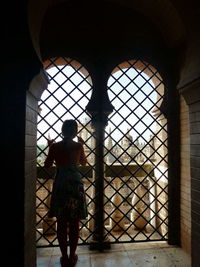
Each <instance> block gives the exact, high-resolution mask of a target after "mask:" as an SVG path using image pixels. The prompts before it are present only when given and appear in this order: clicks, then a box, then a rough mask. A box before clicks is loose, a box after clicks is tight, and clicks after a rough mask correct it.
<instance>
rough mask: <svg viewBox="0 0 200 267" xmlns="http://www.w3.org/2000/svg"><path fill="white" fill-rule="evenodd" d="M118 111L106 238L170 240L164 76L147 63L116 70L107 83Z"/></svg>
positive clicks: (110, 141)
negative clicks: (161, 107)
mask: <svg viewBox="0 0 200 267" xmlns="http://www.w3.org/2000/svg"><path fill="white" fill-rule="evenodd" d="M108 95H109V98H110V101H111V103H112V105H113V106H114V112H113V113H112V114H111V115H110V116H109V120H108V126H107V128H106V135H105V136H106V137H105V156H104V163H105V165H106V168H105V186H104V198H105V206H104V210H105V236H106V237H108V238H109V239H110V241H111V242H115V243H116V242H117V243H118V242H133V241H151V240H166V239H167V231H168V230H167V229H168V205H167V204H168V197H167V188H168V182H167V180H168V179H167V178H168V177H167V175H168V157H167V120H166V118H165V117H164V116H163V115H162V113H161V112H160V106H161V104H162V102H163V97H164V87H163V83H162V80H161V77H160V75H159V74H158V73H157V71H156V70H155V69H154V68H153V67H152V66H150V65H148V64H147V63H145V62H142V61H127V62H124V63H122V64H120V65H119V66H117V67H116V68H115V70H114V71H113V73H112V74H111V76H110V78H109V81H108Z"/></svg>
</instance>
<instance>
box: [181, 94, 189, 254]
mask: <svg viewBox="0 0 200 267" xmlns="http://www.w3.org/2000/svg"><path fill="white" fill-rule="evenodd" d="M180 107H181V114H180V123H181V125H180V126H181V246H182V248H183V249H184V250H185V251H187V252H188V253H190V252H191V184H190V183H191V175H190V136H189V131H190V130H189V109H188V106H187V104H186V103H185V100H184V99H183V97H181V98H180Z"/></svg>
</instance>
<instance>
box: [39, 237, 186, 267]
mask: <svg viewBox="0 0 200 267" xmlns="http://www.w3.org/2000/svg"><path fill="white" fill-rule="evenodd" d="M77 254H78V256H79V259H78V263H77V265H76V266H77V267H190V266H191V264H190V258H189V257H188V256H187V255H186V254H185V253H184V251H183V250H181V249H180V248H178V247H172V246H168V245H167V244H166V243H162V242H160V243H158V242H157V243H151V244H149V243H148V244H144V243H137V244H119V245H112V249H111V250H108V251H105V252H102V253H100V252H97V251H90V250H89V249H88V247H87V246H80V247H78V249H77ZM59 259H60V250H59V248H39V249H37V267H60V263H59Z"/></svg>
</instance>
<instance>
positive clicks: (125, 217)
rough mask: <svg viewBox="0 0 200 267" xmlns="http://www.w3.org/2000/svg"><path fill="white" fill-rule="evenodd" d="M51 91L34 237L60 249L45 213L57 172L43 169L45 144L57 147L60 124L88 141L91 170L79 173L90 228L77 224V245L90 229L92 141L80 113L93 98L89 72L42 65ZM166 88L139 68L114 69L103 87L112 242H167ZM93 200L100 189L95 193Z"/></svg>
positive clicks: (64, 61) (75, 66) (65, 61)
mask: <svg viewBox="0 0 200 267" xmlns="http://www.w3.org/2000/svg"><path fill="white" fill-rule="evenodd" d="M45 67H46V70H47V73H48V76H49V80H50V84H49V86H48V88H47V89H46V90H45V91H44V93H43V95H42V97H41V100H40V102H39V114H38V137H37V138H38V148H37V152H38V153H37V165H38V167H37V170H38V172H37V174H38V176H37V177H38V178H37V188H36V231H37V246H57V245H58V243H57V237H56V234H55V233H56V221H55V220H54V221H53V220H49V219H48V217H47V212H48V208H49V201H50V196H51V190H52V181H53V180H52V177H53V174H54V171H55V166H54V167H52V168H51V169H50V170H46V169H44V167H43V162H44V160H45V158H46V155H47V153H48V145H47V140H48V139H54V140H55V141H59V140H60V138H61V134H60V129H61V125H62V122H63V121H64V120H65V119H76V120H77V121H78V123H79V135H80V136H82V137H83V139H84V140H85V151H86V154H87V159H88V165H87V166H86V167H84V168H83V167H82V168H80V172H81V173H82V175H83V177H84V184H85V191H86V198H87V203H88V211H89V217H88V220H86V221H82V222H81V224H80V239H79V244H88V243H89V242H90V239H91V237H92V236H93V231H94V227H95V203H94V194H95V190H94V189H95V181H94V177H95V176H94V172H95V135H94V133H93V130H92V127H91V118H90V117H89V116H88V114H86V112H85V107H86V105H87V104H88V102H89V100H90V97H91V93H92V82H91V78H90V76H89V74H88V72H87V71H86V69H85V68H84V67H83V66H82V65H81V64H80V63H78V62H77V61H75V60H71V59H69V58H54V59H52V60H49V61H48V62H46V63H45ZM165 94H166V92H165V91H164V86H163V83H162V79H161V77H160V75H159V74H158V72H157V71H156V70H155V69H154V68H153V67H152V66H150V65H148V64H147V63H145V62H142V61H127V62H124V63H122V64H120V65H118V66H117V67H116V68H115V69H114V71H113V73H112V74H111V76H110V79H109V81H108V95H109V99H110V101H111V103H112V105H113V106H114V111H113V113H112V114H111V115H110V116H109V118H108V126H107V127H106V129H105V140H104V144H102V145H103V146H104V162H103V164H104V169H105V172H104V218H105V219H104V230H105V237H106V238H107V237H108V238H109V240H110V242H113V243H119V242H136V241H151V240H166V239H167V231H168V230H167V229H168V183H167V181H168V155H167V153H168V152H167V151H168V149H167V136H168V134H167V120H166V118H165V117H164V116H163V115H162V113H161V112H160V107H161V104H162V102H163V101H164V95H165ZM96 191H97V192H98V189H97V190H96Z"/></svg>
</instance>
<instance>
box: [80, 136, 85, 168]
mask: <svg viewBox="0 0 200 267" xmlns="http://www.w3.org/2000/svg"><path fill="white" fill-rule="evenodd" d="M78 142H79V143H80V144H81V153H80V159H79V162H80V164H81V165H83V166H85V165H86V163H87V159H86V155H85V151H84V148H83V144H84V140H83V139H82V138H81V137H79V136H78Z"/></svg>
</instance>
